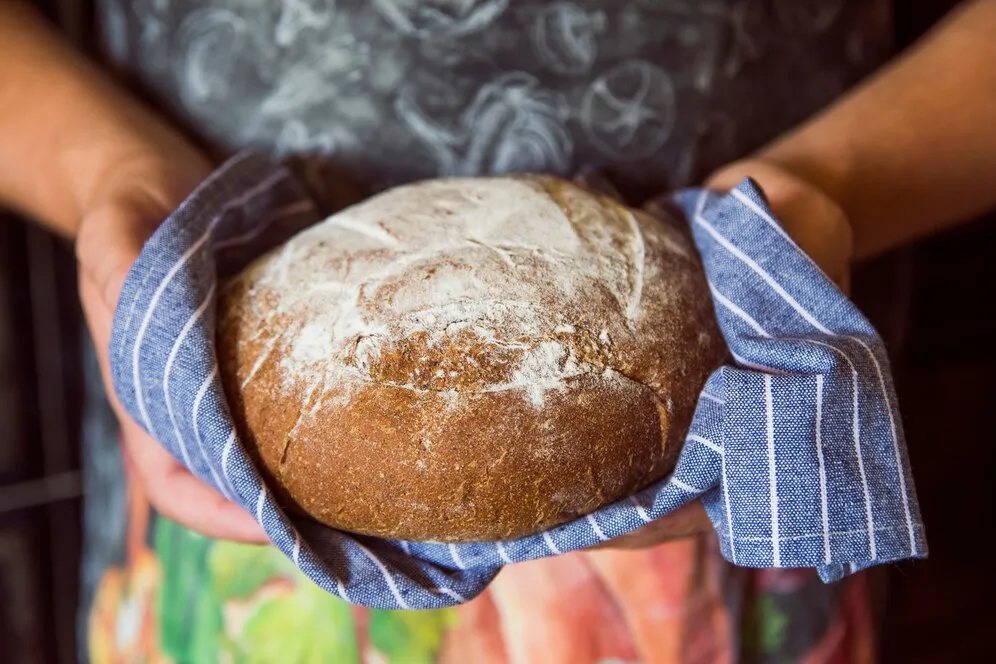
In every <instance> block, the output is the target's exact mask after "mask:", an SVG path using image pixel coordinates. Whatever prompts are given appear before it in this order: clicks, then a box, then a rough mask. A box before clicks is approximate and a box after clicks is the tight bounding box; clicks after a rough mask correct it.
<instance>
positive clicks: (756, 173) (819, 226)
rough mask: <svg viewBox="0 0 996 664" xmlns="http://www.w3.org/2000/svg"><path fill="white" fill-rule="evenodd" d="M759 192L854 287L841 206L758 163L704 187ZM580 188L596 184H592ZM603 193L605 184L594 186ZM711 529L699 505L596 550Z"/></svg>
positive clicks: (738, 166)
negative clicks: (746, 182)
mask: <svg viewBox="0 0 996 664" xmlns="http://www.w3.org/2000/svg"><path fill="white" fill-rule="evenodd" d="M745 177H750V178H752V179H753V180H754V181H755V182H757V184H758V185H759V186H760V187H761V189H762V191H763V192H764V194H765V197H766V198H767V199H768V205H769V207H770V208H771V210H772V212H774V213H775V218H776V219H777V220H778V221H780V222H781V223H782V225H783V228H784V229H785V231H786V232H787V233H788V234H789V235H790V236H792V238H793V239H794V240H795V241H796V242H797V243H798V244H799V247H800V248H801V249H802V250H803V251H805V252H806V253H807V254H808V255H809V256H810V257H811V258H812V259H813V261H814V262H815V263H816V264H817V265H818V266H819V267H820V268H821V269H822V270H823V271H824V272H825V273H826V274H827V276H829V277H830V278H831V279H832V280H833V281H834V282H835V283H836V284H837V285H838V286H839V287H840V288H841V289H842V290H843V291H844V292H847V291H848V289H849V287H850V265H851V257H852V251H853V238H852V234H851V226H850V224H849V223H848V220H847V216H846V215H845V214H844V211H843V210H842V209H841V207H840V206H839V205H838V204H837V203H836V202H834V201H833V200H832V199H831V198H830V197H829V196H827V195H826V194H825V193H823V192H822V191H820V190H819V189H817V188H816V187H814V186H813V185H811V184H809V183H808V182H806V181H805V180H803V179H802V178H800V177H798V176H796V175H794V174H793V173H791V172H789V171H788V170H785V169H784V168H782V167H780V166H778V165H776V164H773V163H770V162H767V161H763V160H760V159H749V160H744V161H739V162H734V163H732V164H730V165H729V166H727V167H725V168H722V169H720V170H719V171H717V172H716V174H715V175H713V176H712V177H711V178H709V180H708V181H707V182H706V187H707V188H708V189H711V190H713V191H716V192H717V193H726V192H728V191H729V190H730V189H732V188H734V187H736V186H737V185H739V184H740V182H741V181H742V180H743V179H744V178H745ZM582 183H584V184H588V185H589V186H591V185H592V181H591V180H586V179H582ZM594 183H595V186H597V187H598V188H599V189H604V187H605V186H606V185H605V184H604V183H599V182H598V181H594ZM711 530H712V525H711V523H710V521H709V517H708V516H707V515H706V511H705V508H704V507H703V506H702V503H701V501H699V500H695V501H693V502H691V503H689V504H688V505H685V506H684V507H682V508H681V509H679V510H677V511H676V512H674V513H672V514H669V515H668V516H666V517H664V518H662V519H658V520H656V521H654V522H652V523H649V524H647V525H646V526H644V527H643V528H640V529H639V530H636V531H634V532H632V533H630V534H628V535H624V536H622V537H617V538H615V539H613V540H610V541H608V542H605V543H602V544H599V545H598V546H597V547H592V548H615V549H634V548H644V547H648V546H655V545H657V544H661V543H663V542H668V541H671V540H676V539H684V538H686V537H692V536H696V535H701V534H704V533H708V532H710V531H711Z"/></svg>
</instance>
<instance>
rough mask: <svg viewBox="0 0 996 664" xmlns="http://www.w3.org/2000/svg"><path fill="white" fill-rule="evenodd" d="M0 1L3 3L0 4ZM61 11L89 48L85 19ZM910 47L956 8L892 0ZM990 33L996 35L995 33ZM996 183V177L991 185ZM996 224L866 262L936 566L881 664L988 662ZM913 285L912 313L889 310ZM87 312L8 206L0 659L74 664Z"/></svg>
mask: <svg viewBox="0 0 996 664" xmlns="http://www.w3.org/2000/svg"><path fill="white" fill-rule="evenodd" d="M0 1H3V0H0ZM39 4H40V5H41V6H42V7H43V8H45V9H46V10H47V11H49V12H50V13H53V15H54V13H55V10H59V12H60V15H61V16H63V17H66V16H68V17H69V18H68V23H69V25H66V26H65V27H66V30H67V32H68V33H69V34H70V36H71V37H73V38H75V39H76V40H77V42H78V43H81V44H85V43H86V36H87V35H88V34H89V32H88V26H89V17H88V16H87V15H86V14H85V12H83V11H82V10H81V9H79V8H80V7H82V6H83V3H75V2H72V1H71V0H62V1H61V2H59V1H50V2H40V3H39ZM896 4H897V6H896V31H897V37H898V40H899V43H900V44H901V45H902V44H908V43H909V42H910V41H912V40H913V39H915V38H916V37H917V36H918V35H920V34H921V33H922V32H923V31H924V30H925V29H926V28H927V27H929V26H930V25H931V24H932V23H933V22H934V21H935V20H936V19H937V18H938V17H939V16H941V15H942V14H943V13H944V12H945V11H947V10H948V9H949V8H950V7H951V6H953V5H954V4H956V3H955V2H953V1H949V2H926V3H914V2H897V3H896ZM994 39H996V35H994ZM993 180H994V186H996V174H994V177H993ZM994 250H996V218H989V219H984V220H979V221H977V222H975V223H973V224H971V225H968V226H965V227H963V228H960V229H958V230H956V231H954V232H950V233H947V234H945V235H942V236H938V237H936V238H933V239H931V240H929V241H926V242H923V243H922V244H920V245H919V246H917V247H914V248H912V249H909V250H904V251H903V252H901V253H897V254H894V255H892V256H889V257H885V258H883V259H882V260H878V261H875V262H873V263H869V264H866V265H862V266H859V267H858V269H857V273H856V276H855V299H856V300H857V301H858V302H859V304H860V305H861V306H862V308H863V309H864V310H865V311H866V313H867V314H868V315H869V317H871V318H872V319H873V321H874V322H875V323H876V325H878V326H879V328H880V329H881V330H882V331H883V334H884V335H885V336H886V337H887V338H889V339H891V340H892V343H891V351H892V353H893V355H894V364H895V370H896V379H897V386H898V390H899V397H900V404H901V407H902V410H903V414H904V424H905V430H906V432H907V438H908V443H909V447H910V456H911V459H912V464H913V469H914V473H915V475H916V479H917V488H918V492H919V496H920V501H921V506H922V509H923V516H924V520H925V522H926V524H927V529H928V534H929V540H930V545H931V558H930V560H929V562H920V563H915V564H904V565H899V566H895V567H892V568H890V569H887V570H884V571H882V572H880V573H879V574H878V578H877V579H876V581H877V582H878V583H877V587H878V589H879V592H878V601H879V605H880V607H881V608H883V609H884V614H883V615H884V616H885V618H884V620H883V624H882V630H883V631H882V641H881V644H880V645H881V653H882V660H883V661H885V662H975V661H992V658H993V655H991V654H990V653H993V652H996V647H994V646H993V637H992V636H991V634H990V632H991V629H992V628H991V627H990V625H991V623H992V622H993V618H994V617H996V609H994V604H993V600H994V597H996V575H994V574H992V573H991V572H990V571H989V565H990V555H989V553H988V550H987V549H986V547H985V545H984V543H985V542H986V541H989V537H988V536H987V535H986V534H985V529H986V527H987V526H988V525H989V524H990V523H992V515H993V514H994V513H996V509H994V508H996V491H994V489H993V486H994V485H993V484H992V483H991V477H990V475H991V472H992V471H991V470H990V469H992V468H993V467H994V461H996V450H994V446H993V444H992V443H993V442H994V440H996V435H994V434H996V431H994V428H996V427H994V425H993V420H992V419H991V418H990V417H989V415H990V414H991V411H992V410H993V409H996V382H994V379H993V376H996V315H994V313H993V312H992V310H991V307H992V306H993V305H994V304H996V278H993V276H992V273H991V264H990V263H991V261H993V260H994V259H996V251H994ZM901 276H905V277H906V278H907V279H905V280H904V281H905V282H906V283H908V284H909V288H908V289H906V290H905V291H903V292H902V293H901V297H903V298H906V299H907V300H908V311H907V314H908V315H907V316H905V317H904V318H896V317H892V318H886V317H884V316H883V315H882V314H880V313H879V312H880V311H884V310H885V307H880V305H881V304H882V303H881V298H879V297H877V294H878V293H879V292H880V291H884V290H889V292H890V293H892V295H890V297H891V298H894V297H895V294H894V293H895V289H894V288H893V289H884V288H883V286H884V284H886V283H887V282H888V283H893V284H894V283H895V280H896V279H897V278H898V277H901ZM80 326H81V316H80V312H79V308H78V304H77V299H76V285H75V268H74V263H73V257H72V250H71V247H70V246H69V245H68V244H67V243H65V242H63V241H60V240H56V239H54V238H52V237H50V236H48V235H46V234H45V233H43V232H42V231H39V230H37V229H35V228H32V227H30V226H28V225H27V224H24V223H23V222H21V221H19V220H16V219H14V218H13V217H11V216H9V215H6V216H5V215H3V213H2V212H0V648H2V654H0V660H2V661H4V662H14V663H17V664H36V663H37V664H42V663H44V664H49V663H58V664H69V663H70V662H74V661H76V660H77V652H76V608H77V600H78V596H79V580H78V576H79V572H78V568H79V556H80V549H81V499H80V497H79V493H80V479H79V469H80V458H79V436H80V410H81V406H82V396H83V395H82V389H81V385H82V369H81V352H80V351H81V348H82V344H83V343H84V342H83V338H82V335H81V327H80Z"/></svg>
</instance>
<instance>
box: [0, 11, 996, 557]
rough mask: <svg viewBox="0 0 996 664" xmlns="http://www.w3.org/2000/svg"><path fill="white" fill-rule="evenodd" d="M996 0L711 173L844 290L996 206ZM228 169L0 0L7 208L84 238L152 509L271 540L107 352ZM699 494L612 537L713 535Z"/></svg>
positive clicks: (83, 286) (87, 290)
mask: <svg viewBox="0 0 996 664" xmlns="http://www.w3.org/2000/svg"><path fill="white" fill-rule="evenodd" d="M994 34H996V0H976V1H975V2H968V3H964V4H963V5H962V6H961V7H960V8H959V9H958V10H956V11H955V12H953V13H952V14H951V15H950V16H949V17H948V18H947V19H946V20H945V21H943V22H942V23H941V24H940V25H939V26H937V27H936V28H935V29H934V30H933V31H932V32H931V33H929V34H928V35H927V36H925V37H924V38H923V39H922V40H921V41H920V42H919V43H918V44H917V45H915V46H914V47H913V48H912V49H911V50H909V51H908V52H906V53H904V54H903V55H901V56H900V57H898V58H897V59H896V60H895V61H894V62H892V63H891V64H890V65H888V66H886V67H885V68H883V69H882V70H881V71H879V72H878V73H877V74H876V75H874V76H873V77H871V78H870V79H869V80H867V81H866V82H864V83H863V84H861V85H860V86H858V87H857V88H856V89H854V90H853V91H851V92H850V93H849V94H847V95H845V96H844V97H842V98H841V99H840V100H838V101H837V102H836V103H835V104H833V105H832V106H830V107H829V108H827V109H826V110H824V111H823V112H822V113H820V114H818V115H817V116H815V117H814V118H812V119H810V120H809V121H807V122H806V123H805V124H803V125H802V126H800V127H798V128H796V129H794V130H792V131H790V132H788V133H787V134H785V135H784V136H782V137H780V138H779V139H777V140H776V141H774V142H773V143H772V144H770V145H769V146H767V147H765V148H763V149H762V150H760V151H759V152H758V153H756V154H754V155H751V156H749V157H747V158H745V159H743V160H740V161H737V162H735V163H732V164H729V165H728V166H726V167H724V168H722V169H720V170H719V171H718V172H717V173H716V174H714V175H713V176H712V177H711V178H709V179H708V180H707V182H706V185H707V186H708V187H710V188H712V189H715V190H717V191H726V190H728V189H729V188H731V187H733V186H735V185H736V184H737V183H738V182H739V181H740V180H741V179H742V178H743V177H746V176H750V177H752V178H754V179H755V180H756V181H757V182H758V184H759V185H760V186H761V188H762V189H763V190H764V192H765V194H766V196H767V198H768V200H769V203H770V206H771V208H772V210H773V211H774V212H775V214H776V216H777V217H778V218H779V219H780V220H781V221H782V223H783V224H784V225H785V228H786V230H787V231H788V232H789V233H790V234H791V235H792V236H793V237H794V238H795V240H796V241H797V242H798V243H799V245H800V246H801V247H802V248H803V250H805V251H806V252H807V253H808V254H809V255H810V256H812V258H813V259H814V260H815V262H816V263H817V264H818V265H820V266H821V267H822V268H823V270H824V271H825V272H826V273H827V274H828V275H829V276H830V277H831V278H832V279H834V280H835V281H836V282H837V283H838V284H840V285H841V287H842V288H845V289H846V288H847V286H848V274H849V270H850V265H851V264H852V262H853V261H855V260H861V259H864V258H869V257H872V256H874V255H877V254H879V253H882V252H884V251H887V250H889V249H892V248H895V247H898V246H900V245H903V244H906V243H909V242H912V241H914V240H916V239H918V238H921V237H923V236H925V235H927V234H929V233H932V232H936V231H938V230H941V229H943V228H947V227H950V226H952V225H954V224H957V223H959V222H962V221H965V220H967V219H971V218H972V217H974V216H976V215H977V214H979V213H981V212H983V211H985V210H987V209H989V208H991V207H993V206H994V205H996V187H994V186H992V182H993V180H994V177H996V123H994V122H993V118H996V40H994V39H992V35H994ZM212 167H213V164H212V163H211V161H210V160H209V159H208V158H207V157H206V156H205V155H204V154H203V153H202V152H201V151H199V150H198V149H197V148H196V147H195V146H194V145H193V144H192V143H191V142H190V141H189V140H188V139H187V138H186V137H184V136H183V135H182V134H181V133H180V132H179V131H178V130H176V129H175V128H173V127H171V126H170V125H169V124H168V123H167V122H166V121H165V120H163V119H162V118H160V117H158V116H157V115H156V114H155V113H154V112H153V111H152V110H150V109H149V108H147V107H146V106H144V105H142V104H141V103H140V102H138V101H137V100H136V99H134V98H132V97H131V96H129V95H128V94H127V93H126V92H125V91H123V90H122V89H120V88H119V87H117V86H116V85H115V84H114V83H113V82H112V81H111V80H110V79H109V78H108V77H106V76H105V75H104V74H103V73H101V72H100V71H99V70H98V69H97V68H95V67H94V66H93V65H92V64H90V63H89V62H88V61H86V60H85V59H84V58H83V57H81V56H80V55H79V54H77V53H76V52H74V51H73V50H72V49H71V48H70V47H69V46H68V45H67V44H66V43H64V42H63V41H62V40H61V39H60V38H59V36H58V35H57V34H56V33H55V32H54V31H53V30H52V29H51V28H50V27H49V26H48V25H47V24H46V23H45V21H44V20H43V19H42V18H41V17H40V16H38V15H37V14H36V12H35V11H34V10H33V9H32V8H31V7H30V6H29V5H28V4H27V3H24V2H21V1H19V0H18V1H9V0H8V1H7V2H2V3H0V204H2V205H4V206H6V207H10V208H12V209H15V210H17V211H19V212H21V213H23V214H24V215H26V216H28V217H30V218H32V219H34V220H36V221H37V222H38V223H40V224H42V225H44V226H45V227H47V228H49V229H51V230H52V231H53V232H55V233H58V234H60V235H62V236H63V237H66V238H67V239H70V240H72V241H74V242H75V246H76V255H77V258H78V262H79V276H80V279H79V283H80V298H81V301H82V304H83V309H84V312H85V314H86V320H87V324H88V326H89V328H90V331H91V335H92V337H93V340H94V343H95V345H96V350H97V354H98V357H99V359H100V364H101V370H102V373H103V377H104V381H105V384H106V385H107V387H108V390H107V392H108V395H109V398H110V399H111V402H112V406H113V407H114V409H115V412H116V413H117V415H118V417H119V419H120V421H121V427H122V438H123V440H124V450H125V453H126V455H127V457H128V461H129V463H130V465H131V467H132V468H134V470H135V475H136V476H137V477H138V478H139V480H140V482H141V483H142V485H143V489H144V490H145V492H146V494H147V495H148V497H149V500H150V502H151V504H152V506H153V507H154V508H155V509H156V510H157V511H158V512H159V513H160V514H162V515H164V516H166V517H168V518H171V519H173V520H175V521H177V522H179V523H181V524H183V525H184V526H187V527H189V528H191V529H193V530H195V531H197V532H200V533H202V534H204V535H207V536H210V537H217V538H225V539H231V540H237V541H246V542H265V541H266V538H265V535H264V533H263V532H262V530H261V528H260V527H259V526H258V525H257V524H256V523H255V521H254V520H253V518H252V516H251V515H250V514H249V513H247V512H246V511H244V510H243V509H242V508H241V507H239V506H238V505H235V504H234V503H230V502H228V501H226V500H225V499H224V498H223V497H222V496H221V495H220V494H218V493H217V492H215V491H214V490H213V489H211V488H210V487H208V486H207V485H206V484H204V483H202V482H201V481H200V480H198V479H197V478H195V477H194V476H193V475H192V474H190V473H189V472H188V471H186V470H185V469H184V468H183V467H182V466H180V465H179V464H178V463H177V462H176V461H175V460H174V459H173V458H172V457H171V456H170V455H169V454H168V453H167V452H166V451H165V450H164V449H163V448H162V447H161V446H160V445H159V444H158V443H157V442H156V441H155V440H153V439H152V438H150V437H149V436H148V435H147V434H146V433H145V432H144V431H143V430H142V429H141V427H139V426H138V425H137V424H136V423H135V422H134V421H133V420H132V419H131V418H130V417H129V416H128V415H127V414H126V413H125V412H124V411H123V410H122V408H121V407H120V404H119V403H117V400H116V399H115V398H114V396H113V395H114V391H113V389H112V388H111V386H110V382H109V372H108V358H107V348H108V342H109V338H110V329H111V321H112V317H113V313H114V309H115V306H116V304H117V300H118V296H119V293H120V290H121V285H122V283H123V281H124V278H125V276H126V274H127V271H128V268H129V267H130V266H131V264H132V263H133V262H134V260H135V259H136V257H137V256H138V253H139V251H140V250H141V247H142V245H143V243H144V242H145V240H146V239H147V238H148V237H149V236H150V235H151V234H152V232H153V231H154V229H155V228H156V226H157V225H158V224H159V223H161V222H162V220H163V219H164V218H165V217H166V216H167V215H168V214H169V213H170V211H172V210H173V209H174V208H175V207H176V206H177V205H178V204H179V203H180V202H181V201H182V200H183V199H184V198H185V197H186V195H187V194H188V193H189V192H190V191H191V190H192V189H193V188H194V187H195V186H196V185H197V184H198V183H199V182H200V181H201V180H203V178H204V177H206V175H207V174H208V173H210V171H211V169H212ZM709 528H710V526H709V523H708V519H707V518H706V516H705V512H704V510H703V509H702V507H701V505H700V503H698V502H697V501H696V502H694V503H692V504H691V505H689V506H688V507H686V508H684V509H682V510H679V511H678V512H677V513H675V514H673V515H671V516H670V517H668V518H665V519H661V520H659V521H657V522H655V523H653V524H650V525H648V526H647V527H645V528H644V529H641V530H640V531H637V532H636V533H633V534H631V535H629V536H626V537H623V538H619V539H618V540H614V541H613V542H611V543H610V545H611V546H620V547H634V546H648V545H653V544H656V543H659V542H661V541H666V540H668V539H675V538H680V537H685V536H689V535H693V534H696V533H701V532H705V531H707V530H708V529H709Z"/></svg>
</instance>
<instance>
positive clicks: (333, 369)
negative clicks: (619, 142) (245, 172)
mask: <svg viewBox="0 0 996 664" xmlns="http://www.w3.org/2000/svg"><path fill="white" fill-rule="evenodd" d="M638 245H639V246H638ZM218 348H219V364H220V368H221V372H222V376H223V379H224V384H225V390H226V393H227V394H228V396H229V401H230V405H231V411H232V416H233V418H234V419H235V421H236V424H237V427H238V429H239V432H240V435H241V437H242V440H243V442H244V443H245V445H246V447H247V448H248V449H249V451H250V453H251V454H252V455H253V457H254V458H255V459H256V460H257V462H258V464H259V466H260V467H261V469H262V471H263V472H264V475H265V476H266V479H267V480H268V482H269V483H270V484H271V485H272V488H273V490H274V493H275V495H277V496H278V498H279V499H280V500H281V502H282V504H285V505H287V506H288V507H289V508H290V509H293V510H297V511H299V512H301V513H303V514H308V515H310V516H312V517H313V518H315V519H317V520H319V521H321V522H323V523H326V524H328V525H331V526H334V527H337V528H343V529H346V530H351V531H355V532H361V533H365V534H370V535H377V536H385V537H398V538H401V539H410V540H436V541H452V542H459V541H480V540H495V539H502V538H507V537H515V536H519V535H524V534H528V533H530V532H535V531H536V530H538V529H542V528H547V527H551V526H552V525H555V524H557V523H561V522H563V521H565V520H568V519H570V518H574V517H576V516H578V515H581V514H585V513H589V512H591V511H593V510H594V509H597V508H598V507H600V506H601V505H604V504H606V503H607V502H610V501H613V500H616V499H619V498H622V497H625V496H626V495H630V494H632V493H633V492H635V491H636V490H638V489H640V488H642V487H644V486H646V485H647V484H649V483H650V482H652V481H655V480H657V479H660V478H661V477H663V476H664V475H665V474H666V473H667V472H669V471H670V470H671V468H672V467H673V464H674V461H675V459H676V458H677V454H678V452H679V451H680V447H681V440H682V439H683V437H684V433H685V431H687V427H688V424H689V423H690V421H691V416H692V413H693V412H694V407H695V403H696V400H697V396H698V392H699V390H700V389H701V387H702V385H703V384H704V382H705V380H706V378H707V377H708V375H709V374H710V373H711V372H712V370H713V369H715V368H716V367H717V366H718V365H719V364H720V363H721V361H722V359H723V357H724V354H725V346H724V344H723V342H722V337H721V336H720V334H719V331H718V328H717V326H716V323H715V320H714V317H713V312H712V304H711V300H710V299H709V292H708V286H707V284H706V281H705V276H704V273H703V272H702V268H701V264H700V262H699V261H698V258H697V255H696V254H695V251H694V248H693V245H692V244H691V241H690V239H689V238H688V237H687V234H685V233H684V232H683V231H679V230H677V229H676V228H675V227H674V226H673V225H670V224H668V223H664V222H662V223H658V222H657V221H656V220H655V219H653V218H649V217H648V216H647V215H646V214H643V213H640V212H637V211H632V210H629V209H628V208H625V207H624V206H622V205H620V204H618V203H616V202H614V201H611V200H610V199H607V198H604V197H601V196H598V195H594V194H592V193H590V192H587V191H586V190H583V189H580V188H578V187H576V186H574V185H571V184H569V183H565V182H561V181H558V180H555V179H552V178H546V177H511V178H478V179H464V180H450V181H433V182H428V183H422V184H417V185H413V186H410V187H403V188H400V189H398V190H393V191H392V192H388V193H386V194H384V195H382V196H380V197H376V198H374V199H371V200H370V201H368V202H366V203H364V204H361V205H360V206H358V207H356V208H351V209H349V210H345V211H343V212H342V213H339V215H336V216H334V217H332V218H330V220H329V221H327V222H326V223H324V224H319V225H318V226H316V227H313V228H312V229H309V230H306V231H304V232H303V233H301V234H299V235H298V236H296V237H295V238H293V239H292V240H291V241H290V242H289V243H287V244H286V245H285V246H283V247H279V248H277V249H276V250H275V251H273V252H271V253H270V254H268V255H267V256H265V257H263V258H262V259H260V260H259V261H257V262H256V263H255V264H254V265H252V266H250V268H248V269H247V270H246V271H245V272H244V273H243V274H242V275H240V276H239V277H237V278H236V280H234V281H233V282H232V283H231V284H229V285H228V286H227V287H226V288H225V289H224V290H223V294H222V297H221V302H220V309H219V327H218Z"/></svg>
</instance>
